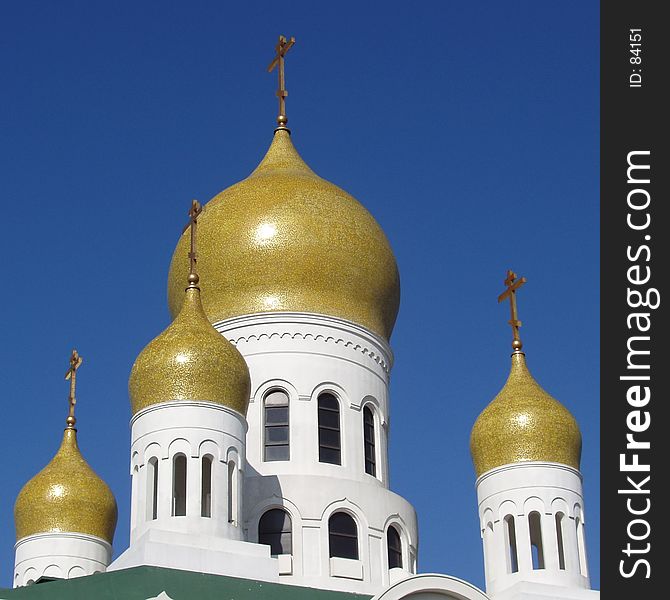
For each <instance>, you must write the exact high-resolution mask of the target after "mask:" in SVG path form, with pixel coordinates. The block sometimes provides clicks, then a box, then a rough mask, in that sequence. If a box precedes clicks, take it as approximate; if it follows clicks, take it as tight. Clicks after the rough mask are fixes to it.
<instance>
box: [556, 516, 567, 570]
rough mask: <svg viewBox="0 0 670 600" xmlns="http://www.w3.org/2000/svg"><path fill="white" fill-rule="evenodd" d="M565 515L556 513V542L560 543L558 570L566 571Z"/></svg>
mask: <svg viewBox="0 0 670 600" xmlns="http://www.w3.org/2000/svg"><path fill="white" fill-rule="evenodd" d="M563 518H564V515H563V513H561V512H559V513H556V517H555V519H556V540H557V541H558V568H559V569H561V570H562V571H565V548H564V546H563Z"/></svg>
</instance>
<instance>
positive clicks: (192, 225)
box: [184, 200, 202, 287]
mask: <svg viewBox="0 0 670 600" xmlns="http://www.w3.org/2000/svg"><path fill="white" fill-rule="evenodd" d="M201 212H202V206H201V204H200V202H198V201H197V200H193V201H192V202H191V208H189V209H188V223H187V224H186V227H184V232H186V230H187V229H190V230H191V250H190V251H189V253H188V258H189V260H190V261H191V266H190V269H189V272H188V287H196V286H197V285H198V281H200V277H199V276H198V273H197V271H196V263H197V262H198V257H197V253H196V251H195V249H196V240H195V236H196V233H197V229H198V215H200V213H201Z"/></svg>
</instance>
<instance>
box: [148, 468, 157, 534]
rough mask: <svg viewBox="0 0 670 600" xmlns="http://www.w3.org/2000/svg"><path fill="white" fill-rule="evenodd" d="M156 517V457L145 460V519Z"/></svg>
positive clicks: (149, 519)
mask: <svg viewBox="0 0 670 600" xmlns="http://www.w3.org/2000/svg"><path fill="white" fill-rule="evenodd" d="M156 518H158V459H157V458H156V457H155V456H154V457H152V458H150V459H149V462H147V521H152V520H154V519H156Z"/></svg>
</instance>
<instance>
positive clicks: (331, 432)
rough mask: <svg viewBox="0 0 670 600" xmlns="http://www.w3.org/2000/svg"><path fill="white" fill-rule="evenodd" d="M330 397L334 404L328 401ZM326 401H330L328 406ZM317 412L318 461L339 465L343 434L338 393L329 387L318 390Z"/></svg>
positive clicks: (340, 403) (340, 462) (340, 402)
mask: <svg viewBox="0 0 670 600" xmlns="http://www.w3.org/2000/svg"><path fill="white" fill-rule="evenodd" d="M330 398H333V399H334V400H335V403H336V404H333V403H332V402H330ZM327 403H330V406H327ZM334 406H336V408H334ZM317 413H318V438H319V439H318V441H319V462H320V463H326V464H331V465H341V464H342V437H343V436H342V401H341V399H340V397H339V395H338V394H336V393H335V392H334V391H332V390H329V389H326V390H322V391H320V392H319V394H318V395H317ZM335 415H336V417H335Z"/></svg>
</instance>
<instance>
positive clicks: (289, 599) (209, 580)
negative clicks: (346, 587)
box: [0, 567, 370, 600]
mask: <svg viewBox="0 0 670 600" xmlns="http://www.w3.org/2000/svg"><path fill="white" fill-rule="evenodd" d="M161 592H165V593H166V594H167V595H168V596H169V597H170V598H172V600H194V599H197V600H252V599H254V600H258V599H259V598H269V599H271V600H283V599H286V600H359V599H360V600H364V599H365V600H367V599H369V598H370V596H364V595H361V594H350V593H347V592H332V591H327V590H317V589H314V588H306V587H298V586H294V585H285V584H281V583H266V582H263V581H254V580H252V579H238V578H235V577H223V576H220V575H208V574H205V573H193V572H191V571H178V570H175V569H163V568H159V567H134V568H132V569H123V570H121V571H112V572H110V573H97V574H95V575H89V576H87V577H78V578H76V579H67V580H64V579H58V580H54V581H46V582H42V583H36V584H33V585H29V586H26V587H21V588H16V589H13V590H7V589H0V600H5V599H6V600H15V599H16V600H22V599H23V598H26V599H27V600H32V599H33V598H35V599H36V600H37V599H39V598H49V600H58V599H59V598H63V599H66V598H67V600H92V599H95V600H147V599H148V598H155V597H156V596H158V595H159V594H160V593H161Z"/></svg>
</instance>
